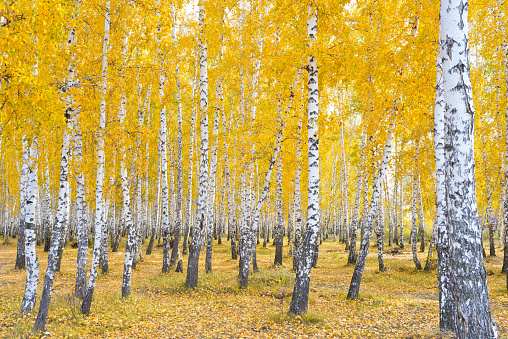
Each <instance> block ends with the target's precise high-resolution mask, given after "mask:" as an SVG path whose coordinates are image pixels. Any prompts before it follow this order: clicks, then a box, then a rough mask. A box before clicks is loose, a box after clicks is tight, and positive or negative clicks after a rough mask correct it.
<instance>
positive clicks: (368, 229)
mask: <svg viewBox="0 0 508 339" xmlns="http://www.w3.org/2000/svg"><path fill="white" fill-rule="evenodd" d="M394 126H395V120H394V121H393V122H392V123H391V125H390V128H389V130H388V136H387V137H386V145H385V149H384V153H383V161H382V163H381V167H380V168H379V171H378V173H377V177H376V179H375V181H374V188H373V190H372V198H371V200H370V206H369V211H368V213H367V215H365V216H364V218H366V221H365V229H364V234H363V236H362V243H361V246H360V252H359V253H358V259H357V262H356V266H355V270H354V272H353V276H352V278H351V284H350V285H349V291H348V294H347V298H348V299H358V293H359V292H360V283H361V280H362V275H363V270H364V268H365V262H366V260H367V254H368V252H369V247H370V246H369V244H370V236H371V234H372V229H373V222H374V217H375V214H376V213H377V206H378V203H379V198H380V196H381V185H382V182H383V178H384V175H385V172H386V171H387V168H388V163H389V161H390V152H391V149H392V135H393V128H394Z"/></svg>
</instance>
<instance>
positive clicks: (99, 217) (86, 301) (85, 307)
mask: <svg viewBox="0 0 508 339" xmlns="http://www.w3.org/2000/svg"><path fill="white" fill-rule="evenodd" d="M109 13H110V2H109V1H106V9H105V13H104V44H103V47H102V84H101V107H100V117H99V133H98V135H97V150H96V152H97V181H96V188H95V240H94V248H93V256H92V265H91V267H90V276H89V277H88V286H87V289H86V293H85V297H84V298H83V304H82V305H81V312H82V313H83V314H85V315H88V314H89V313H90V306H91V304H92V297H93V292H94V289H95V280H96V279H97V269H98V267H99V260H100V254H101V238H102V226H103V225H102V224H103V214H104V213H105V211H104V206H103V198H102V190H103V187H104V167H105V165H106V158H105V153H104V129H105V128H106V95H107V92H108V85H107V80H106V77H107V72H108V49H109V29H110V25H111V21H110V17H109Z"/></svg>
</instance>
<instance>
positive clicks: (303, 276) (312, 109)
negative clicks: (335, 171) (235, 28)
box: [289, 5, 320, 315]
mask: <svg viewBox="0 0 508 339" xmlns="http://www.w3.org/2000/svg"><path fill="white" fill-rule="evenodd" d="M317 23H318V22H317V9H316V8H314V7H313V6H312V5H309V13H308V20H307V34H308V35H309V38H310V41H311V44H313V43H314V42H315V40H316V38H317ZM307 71H308V83H307V88H308V111H307V114H308V120H307V131H308V135H307V138H308V199H307V200H308V206H307V228H306V230H305V235H304V238H303V243H302V247H301V249H300V251H301V253H300V259H299V260H298V262H297V265H296V279H295V286H294V289H293V298H292V300H291V306H290V309H289V312H290V313H292V314H295V315H301V314H304V313H305V312H306V311H307V307H308V298H309V285H310V271H311V267H312V264H313V262H314V261H315V259H314V254H315V252H316V251H317V246H318V236H319V215H320V206H319V135H318V117H319V86H318V66H317V58H316V57H315V56H313V55H309V56H308V59H307Z"/></svg>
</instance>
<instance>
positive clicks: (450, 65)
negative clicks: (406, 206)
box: [439, 0, 498, 338]
mask: <svg viewBox="0 0 508 339" xmlns="http://www.w3.org/2000/svg"><path fill="white" fill-rule="evenodd" d="M467 14H468V2H467V1H466V2H464V1H459V0H448V1H445V0H442V1H441V12H440V26H439V27H440V47H441V51H440V53H441V57H442V58H443V88H444V106H445V113H444V115H445V119H444V120H445V149H444V150H445V163H444V167H445V169H446V181H445V187H446V201H447V204H446V212H445V216H446V221H447V224H448V229H449V231H450V232H449V246H450V248H449V255H450V261H449V267H448V269H449V270H450V276H451V281H452V282H453V283H452V284H453V285H452V288H451V290H452V291H454V292H453V293H451V299H452V303H453V305H454V313H452V314H450V315H449V316H450V317H451V327H452V330H453V331H454V332H455V333H456V335H457V337H459V338H497V336H498V335H497V329H496V327H495V322H494V321H493V319H492V317H491V313H490V303H489V291H488V286H487V275H486V270H485V266H484V265H483V260H482V246H481V243H480V239H481V237H480V229H479V227H478V211H477V205H476V195H475V187H474V182H475V178H474V167H475V163H474V106H473V98H472V88H471V82H470V69H469V44H468V35H469V25H468V18H467ZM442 250H443V248H441V251H442ZM441 288H443V286H441Z"/></svg>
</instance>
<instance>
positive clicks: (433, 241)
mask: <svg viewBox="0 0 508 339" xmlns="http://www.w3.org/2000/svg"><path fill="white" fill-rule="evenodd" d="M436 235H437V226H436V222H435V219H434V226H433V227H432V238H431V239H430V245H429V253H428V254H427V260H426V261H425V266H424V268H423V270H424V271H425V272H429V271H430V269H431V268H432V258H433V256H434V253H433V252H434V247H435V244H436Z"/></svg>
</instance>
